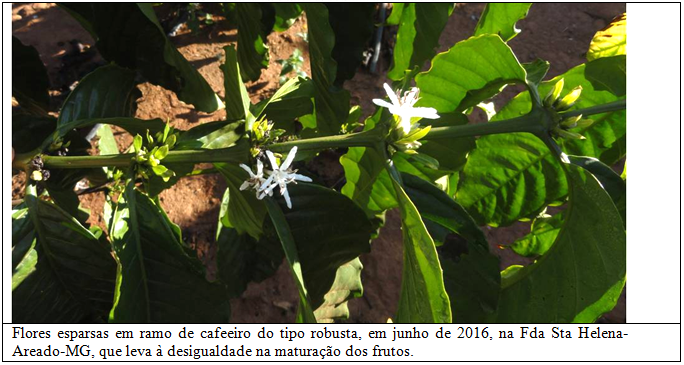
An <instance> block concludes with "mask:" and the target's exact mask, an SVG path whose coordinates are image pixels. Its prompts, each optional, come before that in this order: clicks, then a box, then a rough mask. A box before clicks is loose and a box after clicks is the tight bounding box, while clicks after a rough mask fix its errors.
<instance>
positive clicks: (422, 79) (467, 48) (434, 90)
mask: <svg viewBox="0 0 684 365" xmlns="http://www.w3.org/2000/svg"><path fill="white" fill-rule="evenodd" d="M525 77H526V73H525V69H523V67H522V66H521V65H520V63H518V60H517V59H516V58H515V55H514V54H513V52H512V51H511V49H510V48H509V47H508V46H507V45H506V43H504V42H503V41H502V40H501V38H499V37H498V36H496V35H491V34H484V35H481V36H478V37H473V38H469V39H467V40H465V41H462V42H459V43H456V44H455V45H454V46H453V47H451V48H450V49H449V50H448V51H446V52H444V53H440V54H438V55H437V56H435V58H433V59H432V67H431V68H430V70H429V71H427V72H423V73H420V74H418V76H416V86H418V88H419V89H420V96H421V99H420V101H418V103H417V104H416V105H419V106H429V107H432V108H435V109H437V111H438V112H442V113H445V112H452V111H457V112H461V111H464V110H466V109H468V108H469V107H471V106H475V105H477V104H479V103H480V102H481V101H482V100H485V99H487V98H490V97H492V96H494V95H496V94H497V93H498V92H499V90H500V89H501V87H502V86H504V85H506V84H512V83H519V84H524V83H525Z"/></svg>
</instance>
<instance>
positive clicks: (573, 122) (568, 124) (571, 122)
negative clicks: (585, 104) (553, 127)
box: [560, 114, 582, 129]
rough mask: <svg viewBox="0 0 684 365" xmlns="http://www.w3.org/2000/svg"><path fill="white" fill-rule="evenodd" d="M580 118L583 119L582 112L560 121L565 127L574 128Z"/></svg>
mask: <svg viewBox="0 0 684 365" xmlns="http://www.w3.org/2000/svg"><path fill="white" fill-rule="evenodd" d="M580 119H582V114H580V115H576V116H574V117H570V118H565V119H563V120H562V121H561V122H560V125H561V126H562V127H563V128H564V129H572V128H575V127H577V122H578V121H579V120H580Z"/></svg>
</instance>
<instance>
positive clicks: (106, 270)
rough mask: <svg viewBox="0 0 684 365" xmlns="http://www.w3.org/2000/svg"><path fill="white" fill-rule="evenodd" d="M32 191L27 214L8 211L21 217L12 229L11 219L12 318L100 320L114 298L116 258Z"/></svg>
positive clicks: (27, 204)
mask: <svg viewBox="0 0 684 365" xmlns="http://www.w3.org/2000/svg"><path fill="white" fill-rule="evenodd" d="M35 193H36V191H35V187H29V188H28V189H27V194H26V197H25V201H26V206H27V207H28V214H25V213H20V214H16V212H15V214H13V215H14V216H15V218H14V219H21V220H23V219H26V220H23V221H18V222H16V224H17V229H16V230H15V228H14V224H15V222H14V221H13V231H12V233H13V235H12V243H13V246H14V247H13V251H12V254H13V255H12V256H13V257H12V258H13V277H12V279H13V280H12V321H13V322H21V323H75V322H81V321H96V320H98V319H99V320H101V319H102V318H103V317H104V316H105V315H106V313H107V311H108V310H109V308H110V307H111V305H112V300H113V296H114V295H113V290H114V280H115V270H116V262H115V261H114V259H113V258H112V256H111V250H110V248H109V247H107V246H106V245H104V244H103V243H102V242H100V241H99V240H98V239H97V238H95V236H94V235H93V234H92V233H91V232H90V231H89V230H88V229H86V228H85V227H83V226H82V225H81V224H80V223H78V221H76V220H75V219H74V218H73V217H72V216H70V215H69V214H67V213H66V212H64V211H63V210H62V209H60V208H59V207H57V206H55V205H54V204H51V203H48V202H45V201H42V200H40V199H38V198H37V197H36V195H35ZM15 252H16V254H15ZM22 253H23V255H22ZM20 257H21V259H19V258H20ZM15 263H16V265H15ZM37 288H40V290H36V289H37Z"/></svg>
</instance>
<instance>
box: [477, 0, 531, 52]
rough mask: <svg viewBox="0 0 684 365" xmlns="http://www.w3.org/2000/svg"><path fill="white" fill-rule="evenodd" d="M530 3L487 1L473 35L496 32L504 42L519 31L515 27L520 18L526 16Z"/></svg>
mask: <svg viewBox="0 0 684 365" xmlns="http://www.w3.org/2000/svg"><path fill="white" fill-rule="evenodd" d="M530 6H532V3H488V4H487V5H486V6H485V9H484V11H483V12H482V16H481V17H480V20H479V21H478V22H477V26H476V27H475V34H474V35H475V36H478V35H481V34H497V35H498V36H499V37H501V39H503V40H504V41H505V42H508V41H510V40H511V39H513V37H515V36H516V35H518V33H520V29H518V28H516V27H515V23H517V22H518V21H519V20H520V19H524V18H525V17H527V12H528V11H529V10H530Z"/></svg>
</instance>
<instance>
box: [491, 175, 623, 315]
mask: <svg viewBox="0 0 684 365" xmlns="http://www.w3.org/2000/svg"><path fill="white" fill-rule="evenodd" d="M566 169H567V170H566V171H567V176H568V180H569V189H570V203H569V204H570V206H569V208H568V213H567V214H568V216H567V221H566V222H565V224H564V225H563V228H562V229H561V232H560V233H559V234H558V237H557V239H556V242H554V244H553V245H552V247H551V249H549V251H548V252H547V253H546V254H545V255H544V256H542V258H541V259H539V260H538V261H537V262H535V263H534V264H531V265H529V266H527V267H525V268H522V269H520V270H518V271H516V272H515V273H513V274H512V275H511V276H510V277H509V278H508V279H507V280H506V282H505V284H504V285H503V287H502V291H501V297H500V300H499V310H498V315H497V318H496V321H497V322H502V323H509V322H513V323H535V322H544V323H558V322H588V321H594V320H596V318H598V316H600V315H601V314H603V313H605V312H607V311H608V310H610V309H612V307H613V306H614V305H615V303H616V302H617V299H618V296H619V294H620V290H621V288H622V286H623V285H624V280H625V269H626V265H625V261H626V258H625V257H626V256H625V255H626V245H625V243H626V234H625V231H624V229H623V228H622V227H623V226H622V219H621V218H620V214H619V213H618V211H617V209H615V206H614V205H613V203H612V201H611V198H610V196H609V195H608V194H607V193H606V192H605V191H604V190H603V189H602V188H601V185H600V184H599V183H598V181H597V180H596V178H594V177H593V176H592V175H591V174H590V173H588V172H586V171H585V170H583V169H582V168H580V167H577V166H574V165H566ZM616 288H619V289H616Z"/></svg>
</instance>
